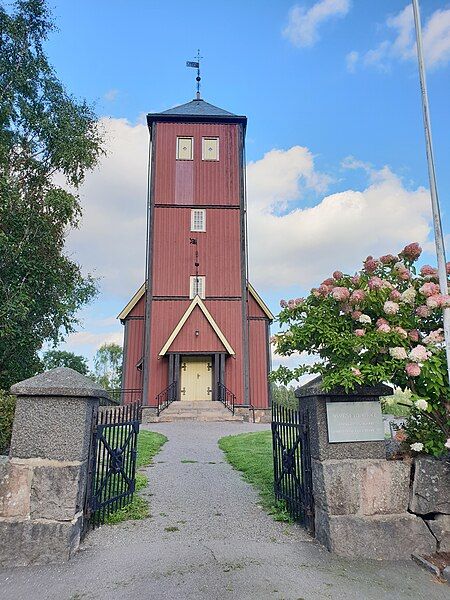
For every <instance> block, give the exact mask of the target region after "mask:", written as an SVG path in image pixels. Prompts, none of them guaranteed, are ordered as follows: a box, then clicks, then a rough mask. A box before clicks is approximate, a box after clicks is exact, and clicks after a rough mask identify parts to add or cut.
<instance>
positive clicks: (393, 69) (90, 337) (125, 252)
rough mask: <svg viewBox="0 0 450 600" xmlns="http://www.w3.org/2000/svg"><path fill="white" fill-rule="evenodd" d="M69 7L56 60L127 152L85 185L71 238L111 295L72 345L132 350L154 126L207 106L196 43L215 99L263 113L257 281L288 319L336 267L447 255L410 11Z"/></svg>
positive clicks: (437, 42) (441, 150) (64, 6)
mask: <svg viewBox="0 0 450 600" xmlns="http://www.w3.org/2000/svg"><path fill="white" fill-rule="evenodd" d="M52 4H53V7H54V16H55V19H56V22H57V25H58V31H55V32H54V33H53V34H52V35H51V37H50V39H49V40H48V43H47V51H48V54H49V57H50V60H51V62H52V64H53V65H54V67H55V68H56V71H57V72H58V74H59V76H60V78H61V79H62V80H63V81H64V82H65V83H66V85H67V87H68V88H69V89H70V90H71V91H72V92H73V93H74V94H75V95H76V96H78V97H85V98H87V99H88V100H89V101H92V102H94V103H95V104H96V107H97V112H98V114H99V116H100V117H108V118H104V119H103V120H102V124H103V126H104V127H105V131H106V135H107V140H108V149H109V151H110V156H109V158H108V159H107V161H106V162H105V163H104V164H103V165H101V166H100V168H99V170H98V171H97V172H96V173H95V174H93V175H92V176H91V177H88V179H87V181H86V186H85V187H84V188H83V189H82V190H81V199H82V202H83V205H84V207H85V217H84V220H83V223H82V229H81V231H80V232H78V233H71V234H70V236H69V241H68V250H69V251H70V253H71V254H72V255H73V256H74V257H75V258H77V259H78V260H80V262H82V264H83V265H84V266H85V267H86V269H88V270H90V271H95V273H96V274H97V276H99V277H100V278H101V295H100V296H99V298H98V300H97V301H96V302H95V303H94V304H92V305H91V306H90V307H89V308H88V309H86V310H85V311H83V313H82V315H80V316H81V318H82V319H83V323H84V325H83V329H82V330H81V332H80V334H77V335H76V336H71V338H70V339H69V341H68V344H67V347H68V348H70V349H72V350H74V351H75V352H78V353H84V354H86V355H88V356H91V355H92V353H93V352H94V351H95V349H96V347H98V345H99V344H100V343H101V342H102V341H109V340H113V339H114V340H119V338H120V333H121V328H120V325H119V324H117V323H116V321H115V320H114V317H115V315H116V314H117V313H118V312H119V310H120V309H121V308H122V305H123V304H125V303H126V302H127V300H128V297H129V296H131V295H132V293H133V292H134V288H135V287H137V286H138V285H139V284H140V281H141V279H142V278H143V266H144V250H145V243H144V238H143V236H144V225H143V219H144V218H145V214H144V211H145V152H146V149H145V145H146V139H147V138H146V132H145V126H144V125H143V115H144V114H145V113H147V112H151V111H158V110H164V109H166V108H168V107H170V106H174V105H176V104H181V103H183V102H185V101H188V100H190V99H191V98H193V96H194V91H195V88H194V83H195V82H194V77H195V72H194V71H193V70H191V69H187V68H186V67H185V66H184V63H185V61H186V60H190V59H192V58H193V57H194V55H195V54H196V50H197V48H200V49H201V54H202V56H203V57H204V59H203V61H202V77H203V79H202V94H203V97H204V98H205V99H207V100H208V101H210V102H212V103H213V104H216V105H218V106H221V107H223V108H225V109H227V110H231V111H232V112H235V113H238V114H246V115H247V116H248V119H249V121H248V132H247V160H248V162H249V163H250V164H249V169H248V179H249V243H250V277H251V279H253V282H254V283H255V285H256V286H257V287H258V290H259V291H260V293H261V294H262V295H263V297H264V298H265V299H266V300H267V301H268V303H269V305H270V306H271V308H272V309H273V310H274V311H275V312H276V311H277V306H278V300H279V299H280V298H281V297H291V296H294V297H296V296H300V295H302V294H304V293H305V292H307V290H308V289H309V288H310V287H311V286H312V285H314V284H315V283H319V282H320V281H321V279H322V278H323V277H325V276H327V275H328V274H329V272H330V271H333V270H334V269H335V268H342V269H349V270H350V269H352V270H355V269H357V268H358V267H359V265H360V261H361V260H362V259H364V258H365V256H366V255H367V254H368V253H372V254H374V255H376V254H379V253H381V252H384V251H386V252H388V251H398V250H400V249H401V247H402V245H404V243H406V242H408V241H416V239H417V241H420V242H421V243H422V244H424V245H425V248H427V249H428V251H432V244H431V243H430V241H432V237H431V236H430V231H429V223H430V219H429V214H428V213H427V201H428V196H427V193H426V191H425V190H423V188H428V178H427V170H426V160H425V152H424V141H423V129H422V116H421V106H420V96H419V86H418V76H417V61H416V59H415V56H414V45H413V41H412V38H411V34H412V28H411V15H410V13H409V9H406V7H407V6H408V4H409V3H408V2H407V1H405V0H403V1H397V0H377V2H372V1H370V0H358V1H356V0H353V2H351V1H350V0H318V1H316V2H314V0H304V1H301V2H299V3H298V4H297V5H295V4H294V3H292V2H285V1H282V0H277V2H272V1H270V2H269V1H265V0H259V1H250V0H243V1H242V0H241V1H240V2H237V1H228V2H226V3H211V2H205V1H202V2H201V1H197V2H196V1H191V2H189V3H187V2H179V1H177V0H173V1H172V2H170V3H169V2H165V3H163V2H156V1H151V0H146V1H138V0H129V1H127V2H125V1H119V0H108V1H102V0H95V1H92V0H91V1H89V2H88V1H85V0H78V1H77V2H69V1H67V0H64V1H62V0H59V1H58V0H53V3H52ZM421 9H422V21H423V26H424V34H425V49H426V53H427V63H428V73H427V74H428V84H429V95H430V104H431V116H432V125H433V137H434V144H435V154H436V167H437V174H438V186H439V192H440V200H441V206H442V211H443V222H444V229H445V231H446V232H448V231H449V230H450V217H449V210H448V208H449V198H450V169H449V168H448V164H449V158H450V142H449V140H450V111H449V110H448V107H449V106H450V77H449V76H450V2H444V1H442V0H441V1H437V0H422V2H421ZM349 157H352V158H349ZM385 167H387V168H385ZM127 220H128V222H127ZM358 232H359V237H358ZM267 248H268V249H267ZM124 256H125V257H128V259H127V260H128V262H127V261H125V260H124ZM424 260H426V261H427V262H432V261H433V257H432V255H431V254H429V253H428V254H425V255H424ZM130 262H131V263H133V265H134V267H133V268H131V269H130V268H129V267H127V265H129V264H130ZM271 273H272V275H271ZM277 273H278V274H279V275H276V274H277Z"/></svg>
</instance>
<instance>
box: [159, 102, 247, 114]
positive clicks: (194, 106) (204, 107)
mask: <svg viewBox="0 0 450 600" xmlns="http://www.w3.org/2000/svg"><path fill="white" fill-rule="evenodd" d="M160 114H162V115H194V116H195V115H202V116H217V115H222V116H224V115H225V116H228V117H235V116H237V115H234V114H233V113H230V112H228V111H227V110H224V109H223V108H219V107H218V106H214V105H213V104H210V103H209V102H206V100H203V99H201V98H199V99H198V100H196V99H194V100H191V101H190V102H186V104H180V106H175V107H174V108H169V109H168V110H164V111H162V113H160Z"/></svg>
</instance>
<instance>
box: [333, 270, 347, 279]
mask: <svg viewBox="0 0 450 600" xmlns="http://www.w3.org/2000/svg"><path fill="white" fill-rule="evenodd" d="M333 277H334V279H342V278H343V277H344V273H343V272H342V271H335V272H334V273H333Z"/></svg>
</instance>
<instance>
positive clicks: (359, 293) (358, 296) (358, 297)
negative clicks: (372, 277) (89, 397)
mask: <svg viewBox="0 0 450 600" xmlns="http://www.w3.org/2000/svg"><path fill="white" fill-rule="evenodd" d="M365 297H366V292H365V291H364V290H355V291H354V292H352V295H351V296H350V302H353V304H359V303H360V302H362V301H363V300H364V299H365Z"/></svg>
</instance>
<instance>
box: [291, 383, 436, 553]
mask: <svg viewBox="0 0 450 600" xmlns="http://www.w3.org/2000/svg"><path fill="white" fill-rule="evenodd" d="M391 394H392V389H391V388H389V387H387V386H384V385H380V386H377V387H372V388H370V387H361V388H359V389H357V390H355V391H353V392H350V393H346V392H345V391H344V390H340V391H339V390H336V391H334V392H325V391H323V390H322V387H321V384H320V380H314V381H312V382H310V383H308V384H306V385H305V386H303V387H301V388H299V389H297V390H296V396H297V398H298V399H299V407H300V411H301V412H303V413H307V418H308V422H309V431H310V450H311V462H312V476H313V491H314V503H315V530H316V537H317V539H318V540H319V542H321V543H322V544H323V545H324V546H326V547H327V548H328V550H330V551H332V552H333V553H335V554H338V555H340V556H345V557H349V558H376V559H390V560H397V559H404V558H410V557H411V554H412V553H413V552H417V553H421V554H427V553H428V554H429V553H432V552H435V551H436V543H435V539H434V538H433V536H432V535H431V533H430V531H429V529H428V528H427V526H426V525H425V523H424V522H423V521H422V519H420V518H418V517H417V516H415V515H412V514H411V513H409V512H408V502H409V485H410V475H411V463H410V461H409V460H404V461H402V460H386V449H385V441H384V434H383V433H381V435H380V433H378V435H377V434H374V431H375V430H376V429H377V427H379V426H380V423H379V422H378V424H377V412H378V415H379V420H380V421H381V415H380V414H379V413H380V411H379V408H378V406H379V402H380V400H379V398H380V396H388V395H391ZM374 402H375V403H377V405H373V404H371V403H374ZM343 403H345V404H343ZM362 403H364V404H362ZM331 404H333V406H330V405H331ZM340 411H342V412H341V415H340V414H339V413H340ZM340 416H341V422H340V421H339V418H340ZM381 425H382V423H381ZM378 431H379V432H380V430H379V429H378ZM381 432H382V429H381ZM352 434H354V435H353V439H354V440H358V441H331V440H336V439H337V438H340V439H352ZM362 437H367V438H372V439H371V440H370V439H368V440H366V441H362V440H361V438H362ZM373 438H378V439H373Z"/></svg>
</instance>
